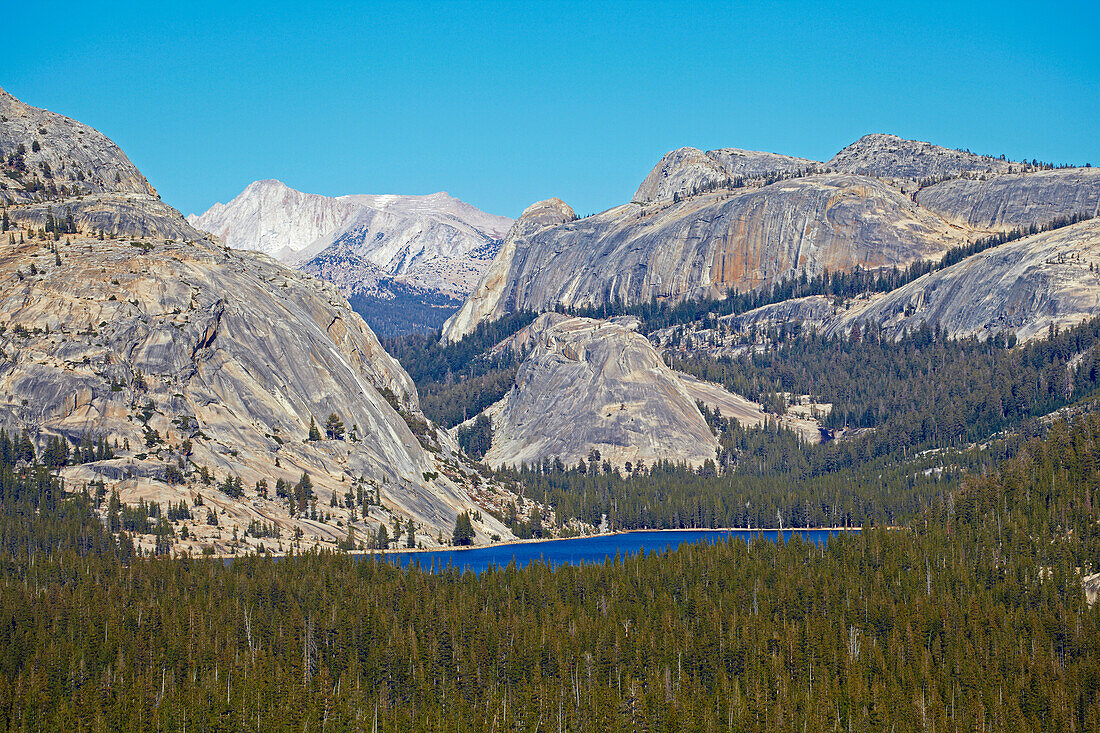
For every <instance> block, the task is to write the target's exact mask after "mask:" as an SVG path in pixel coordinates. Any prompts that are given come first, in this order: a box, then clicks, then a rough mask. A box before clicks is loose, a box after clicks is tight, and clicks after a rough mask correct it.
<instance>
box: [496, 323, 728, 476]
mask: <svg viewBox="0 0 1100 733" xmlns="http://www.w3.org/2000/svg"><path fill="white" fill-rule="evenodd" d="M516 348H520V349H522V350H524V351H525V352H526V353H527V357H526V358H525V359H524V361H523V362H522V364H521V365H520V367H519V371H518V372H517V374H516V384H515V386H514V387H513V388H512V390H511V391H510V392H509V393H508V394H507V395H506V396H505V397H504V398H503V399H502V400H501V401H500V402H499V403H497V404H496V405H494V406H493V407H491V408H489V410H488V414H489V415H490V416H491V420H492V424H493V443H492V448H491V449H490V451H489V452H488V454H486V456H485V462H486V463H488V464H489V465H491V466H502V465H517V466H518V465H521V464H525V463H527V464H532V463H535V462H538V461H540V460H542V459H544V458H550V457H556V458H560V459H561V460H562V461H563V462H565V463H566V464H570V465H574V464H576V463H578V462H580V461H585V460H587V459H588V455H589V452H590V451H592V450H593V449H595V450H598V451H599V453H600V455H601V457H602V458H603V459H604V460H607V461H610V462H611V463H613V464H615V465H618V466H622V465H623V464H624V463H625V462H627V461H630V462H632V463H635V464H637V463H638V462H639V461H644V462H646V463H652V462H654V461H657V460H669V461H683V462H686V463H689V464H691V465H694V466H698V465H700V464H702V463H703V462H704V461H706V460H713V459H714V458H715V457H716V452H717V447H718V443H717V441H716V440H715V438H714V436H713V434H712V433H711V431H710V428H709V427H708V426H707V423H706V421H705V420H704V419H703V415H702V413H700V412H699V408H698V407H697V406H696V403H695V400H694V399H693V398H692V396H691V394H690V393H689V392H688V390H687V389H686V388H685V387H684V385H683V383H681V381H680V379H679V377H678V376H677V375H676V373H675V372H673V371H672V370H671V369H669V368H668V367H667V366H665V364H664V362H662V361H661V358H660V356H659V355H658V354H657V351H656V350H655V349H654V348H653V346H652V345H651V344H650V343H649V341H647V340H646V339H645V337H643V336H641V335H640V334H638V333H637V332H635V331H634V330H632V329H631V328H629V327H628V325H624V324H623V323H619V322H615V321H610V322H609V321H597V320H592V319H588V318H571V317H568V316H564V315H561V314H557V313H546V314H543V315H542V316H540V317H539V318H538V319H536V320H535V322H534V323H532V324H531V325H530V326H528V327H527V328H526V329H524V331H522V332H520V334H518V335H517V344H516Z"/></svg>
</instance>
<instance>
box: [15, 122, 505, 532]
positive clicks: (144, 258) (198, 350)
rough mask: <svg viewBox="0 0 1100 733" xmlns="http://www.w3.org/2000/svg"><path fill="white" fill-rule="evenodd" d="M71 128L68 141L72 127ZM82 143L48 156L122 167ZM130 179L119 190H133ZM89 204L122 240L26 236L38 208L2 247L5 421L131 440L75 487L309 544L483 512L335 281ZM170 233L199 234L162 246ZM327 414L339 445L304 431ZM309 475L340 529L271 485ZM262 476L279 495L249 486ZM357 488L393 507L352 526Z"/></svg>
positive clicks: (432, 528) (115, 203)
mask: <svg viewBox="0 0 1100 733" xmlns="http://www.w3.org/2000/svg"><path fill="white" fill-rule="evenodd" d="M10 104H11V103H10V102H8V105H9V106H10ZM9 119H10V118H9ZM61 119H62V120H64V119H65V118H61ZM69 123H71V125H68V124H66V125H62V126H61V128H60V129H62V130H66V131H67V130H70V129H77V126H78V125H79V123H72V122H71V121H69ZM7 124H8V123H6V122H3V121H0V129H6V127H5V126H6V125H7ZM36 124H37V123H36ZM58 124H59V125H61V123H58ZM47 129H48V128H47ZM34 130H35V132H36V134H37V128H34ZM9 132H10V131H9ZM77 134H78V133H77ZM96 135H98V133H96ZM89 136H90V133H89V132H85V133H84V135H83V137H85V138H87V137H89ZM100 138H101V139H102V140H106V138H102V136H100ZM5 139H7V138H5ZM107 142H108V143H109V141H107ZM69 144H72V138H71V137H70V136H68V132H66V133H65V134H64V135H59V136H58V137H56V138H54V137H50V136H49V135H46V136H45V137H44V138H43V139H42V143H41V147H42V148H43V150H45V149H47V148H49V149H53V150H56V151H61V152H59V153H58V155H60V156H61V157H62V158H64V157H65V156H66V155H68V158H67V159H70V160H77V159H83V158H80V156H88V158H89V159H97V160H98V159H102V160H106V161H108V162H109V161H111V160H114V159H115V158H116V157H117V156H116V154H115V152H114V151H117V148H115V147H114V146H113V144H110V145H108V146H107V147H106V150H105V151H100V152H99V153H94V152H93V151H88V152H81V153H79V155H77V154H75V153H74V154H71V155H70V154H67V153H65V152H64V146H65V145H69ZM97 155H98V156H99V158H96V156H97ZM117 155H121V152H119V153H117ZM105 165H106V163H105ZM120 165H122V168H121V171H122V173H123V174H125V175H120V176H119V178H120V180H122V181H124V182H125V181H127V180H131V181H132V182H135V183H134V186H133V187H137V188H140V186H138V185H137V183H136V182H137V179H136V178H134V176H133V175H132V174H131V173H130V171H129V169H127V168H126V167H125V166H126V165H129V163H128V161H126V162H125V164H122V163H120ZM131 167H132V166H131ZM101 173H102V174H103V176H101V177H102V178H103V179H104V180H107V181H110V180H111V176H110V175H109V171H107V170H106V169H103V170H101ZM137 175H140V174H137ZM86 177H87V176H86ZM140 180H141V181H144V179H143V178H142V179H140ZM120 185H128V184H120ZM149 190H150V191H151V189H149ZM42 195H44V194H42V192H39V196H42ZM59 200H62V199H61V197H60V196H59V197H58V198H51V199H48V201H47V202H46V204H47V205H49V204H50V203H53V202H56V201H59ZM62 201H63V200H62ZM83 201H84V202H85V204H86V205H88V206H89V207H91V205H92V202H94V206H95V210H96V211H101V212H103V215H104V216H110V217H114V219H112V221H114V222H116V224H117V229H116V228H112V229H111V230H110V231H118V233H119V234H120V235H125V236H119V237H110V236H107V237H105V238H103V239H101V238H99V236H98V235H97V236H91V235H90V234H82V233H80V232H79V231H78V232H76V233H72V232H68V233H66V234H65V236H64V237H63V238H59V239H57V240H55V239H54V238H53V237H50V238H39V237H35V236H34V233H33V232H32V231H31V230H29V229H27V228H26V227H25V225H23V224H22V222H23V221H24V217H26V219H27V220H29V218H30V217H33V216H39V215H40V211H41V207H42V204H41V203H29V204H19V203H14V204H11V205H9V207H8V209H7V212H8V213H9V215H10V218H11V220H12V221H13V222H14V223H15V226H16V230H17V231H13V232H12V234H16V235H17V236H15V237H14V239H15V243H12V242H11V238H10V237H9V236H7V235H5V236H4V237H2V238H0V325H2V328H0V427H3V428H5V429H7V430H8V431H9V432H10V431H22V430H26V431H28V432H29V433H30V434H31V435H32V436H33V437H34V438H35V439H36V440H39V441H40V442H42V441H45V440H46V438H47V437H49V436H64V437H66V438H68V439H69V440H70V441H78V440H80V439H82V438H84V437H88V438H91V439H92V440H96V439H98V438H105V439H107V440H108V441H109V442H110V443H112V444H117V446H118V449H117V452H118V456H117V457H116V458H115V459H112V460H105V461H98V462H92V463H87V464H83V465H81V466H73V467H69V468H66V469H65V475H66V477H67V478H68V479H69V481H70V485H80V484H81V483H88V482H91V481H97V480H105V481H107V482H108V484H109V486H110V487H112V488H117V489H119V490H120V491H121V492H122V497H123V500H124V501H136V500H137V499H141V498H143V499H147V500H155V501H160V502H166V501H171V502H173V503H175V502H178V501H184V502H185V503H186V504H187V505H189V506H190V505H192V504H193V502H194V500H195V499H196V498H197V497H198V496H199V495H201V496H202V497H203V499H204V500H205V502H206V503H205V506H207V507H209V508H210V510H211V511H216V512H217V513H218V514H219V515H220V516H221V520H222V522H223V525H222V526H223V527H224V528H226V531H227V532H228V531H230V528H236V529H237V530H238V531H240V532H242V533H243V532H244V530H245V529H246V528H247V527H248V525H249V523H250V522H252V521H257V522H264V523H268V522H270V523H272V524H273V525H275V526H278V527H281V528H282V532H283V536H284V537H289V536H291V535H292V534H293V533H294V532H297V531H299V530H300V531H301V532H302V533H303V535H304V538H305V541H307V542H332V541H335V540H337V539H345V537H346V535H347V533H348V531H349V524H352V523H354V524H355V525H356V528H357V530H358V532H359V537H361V538H365V537H367V536H368V535H369V533H371V532H373V531H374V529H376V528H377V527H378V526H379V525H380V524H381V523H383V522H385V523H387V524H389V523H391V522H392V521H393V520H394V518H398V517H399V518H402V520H403V521H412V522H414V523H415V524H417V525H418V526H419V527H420V529H421V533H420V535H421V537H422V541H423V542H425V543H426V544H434V542H435V539H434V538H435V537H436V536H437V535H438V534H440V533H447V532H449V531H450V529H451V528H452V527H453V526H454V520H455V517H456V516H457V513H458V512H460V511H466V510H473V509H476V508H477V505H476V504H475V503H474V501H473V500H472V499H471V496H470V490H471V488H472V479H471V475H472V471H471V470H470V469H469V468H466V467H465V464H464V462H463V459H462V457H461V456H460V455H459V453H458V451H457V448H456V447H455V445H454V443H453V441H451V440H450V438H449V436H448V435H447V434H446V433H445V432H443V431H437V430H436V429H435V427H434V426H432V425H431V424H430V423H429V422H428V421H426V420H425V419H424V417H423V415H422V414H421V413H420V411H419V406H418V399H417V395H416V390H415V386H414V385H413V382H412V380H411V379H410V378H409V376H408V374H407V373H406V372H405V371H404V369H402V367H401V365H400V364H398V363H397V362H396V361H395V360H394V359H393V358H392V357H390V356H389V355H388V354H387V353H386V352H385V351H384V350H383V349H382V347H381V345H380V344H379V342H378V340H377V338H376V337H375V335H374V334H373V333H372V332H371V330H370V328H368V327H367V325H366V324H365V323H364V322H363V320H362V318H360V316H359V315H358V314H356V313H355V312H354V311H353V310H352V309H351V307H350V306H349V305H348V302H347V300H346V299H344V297H343V296H342V295H341V294H340V293H339V292H338V291H337V289H336V288H335V287H334V286H332V285H328V284H324V283H322V282H321V281H318V280H316V279H314V278H313V277H311V276H309V275H307V274H304V273H300V272H297V271H294V270H292V269H290V268H288V267H286V266H284V265H281V264H280V263H278V262H276V261H275V260H273V259H271V258H270V257H267V256H265V255H261V254H257V253H252V252H243V251H234V250H230V249H229V248H227V247H224V246H222V245H221V244H220V243H217V242H215V241H213V240H212V238H210V239H207V238H204V237H203V236H202V235H200V234H199V233H198V232H196V231H194V230H193V229H192V228H191V226H190V225H189V224H187V223H186V222H185V221H184V220H183V218H182V217H181V216H180V215H179V213H178V212H176V211H175V210H174V209H171V208H170V207H167V206H166V205H164V204H163V203H161V202H160V201H159V200H158V199H156V198H155V197H154V195H153V194H151V193H148V192H144V191H140V190H139V191H104V192H91V193H88V194H84V199H83ZM128 206H129V207H132V208H126V207H128ZM55 211H56V209H55ZM171 226H178V227H179V228H180V229H179V231H178V233H179V234H182V235H191V236H179V237H176V238H163V239H162V238H160V237H162V236H163V234H162V233H163V232H164V231H165V228H166V227H171ZM143 227H144V228H143ZM154 231H155V232H158V234H157V237H158V238H157V239H147V238H146V239H142V238H140V236H141V235H142V234H146V235H149V234H150V232H154ZM192 237H193V238H192ZM330 414H335V415H336V416H338V417H339V418H340V419H341V420H342V421H343V423H344V426H345V432H344V434H343V435H342V436H335V435H334V436H333V437H332V439H328V440H316V441H309V440H307V437H308V435H309V425H310V422H311V419H312V420H313V421H315V422H316V424H317V425H318V427H320V428H322V429H323V426H324V423H325V420H326V418H327V417H328V416H329V415H330ZM199 466H203V467H206V468H208V469H209V470H211V471H213V473H214V475H215V476H216V477H217V480H218V481H219V482H221V481H222V480H223V479H224V478H225V477H226V476H236V477H239V478H240V479H241V480H242V483H243V486H244V494H243V496H230V495H228V494H226V493H225V492H223V491H222V490H221V489H219V488H217V486H215V485H213V484H210V485H207V484H205V483H203V482H200V481H199V480H198V478H197V467H199ZM177 469H178V473H177ZM303 473H307V474H308V475H309V476H310V477H311V479H312V482H313V493H314V496H315V499H316V501H317V504H319V505H320V506H321V507H322V508H323V509H324V510H325V513H328V514H330V515H331V517H332V521H331V522H326V521H321V520H319V519H318V513H317V511H316V507H314V508H312V509H310V510H309V511H307V512H304V513H301V512H299V511H298V510H295V511H290V509H289V506H288V504H287V501H288V500H287V499H286V498H284V497H276V496H274V484H275V482H276V480H278V479H282V480H285V481H287V482H288V483H290V484H292V485H293V484H294V483H296V482H298V480H299V478H300V477H301V476H302V474H303ZM173 474H175V475H173ZM261 479H263V480H266V481H267V482H268V484H269V486H270V487H271V491H270V493H269V494H268V496H266V497H265V496H262V495H261V494H260V492H259V491H258V490H255V489H253V488H252V487H253V486H255V484H256V482H257V481H259V480H261ZM483 485H484V484H483ZM356 491H361V492H362V491H366V492H371V493H374V494H377V496H378V497H379V498H380V500H381V504H374V505H372V506H370V507H366V506H364V507H363V513H362V514H360V515H358V516H354V512H352V511H351V506H350V502H349V501H348V500H347V497H348V496H349V495H354V492H356ZM336 519H339V520H341V524H340V525H336V524H335V521H336ZM353 519H354V522H353ZM198 524H199V525H202V526H203V528H204V531H210V532H213V531H215V530H214V529H212V528H211V529H205V528H206V523H205V522H202V521H200V522H199V523H198ZM475 530H476V532H477V534H478V537H479V538H480V540H483V541H484V540H486V538H487V536H488V534H490V533H495V534H498V535H500V536H501V537H508V536H509V533H508V530H507V529H506V528H505V527H503V525H500V524H499V522H496V520H494V519H492V517H486V518H485V519H484V521H480V522H477V523H475ZM219 536H220V535H219ZM211 541H214V542H216V541H217V540H215V539H211ZM272 544H274V542H272Z"/></svg>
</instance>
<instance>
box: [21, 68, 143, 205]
mask: <svg viewBox="0 0 1100 733" xmlns="http://www.w3.org/2000/svg"><path fill="white" fill-rule="evenodd" d="M0 157H3V162H2V163H0V202H6V203H27V202H30V201H34V200H36V199H41V198H46V197H48V196H51V195H52V196H54V197H56V196H57V195H58V193H59V189H62V188H64V189H65V194H64V195H65V198H76V197H77V196H80V195H83V194H96V193H124V194H140V195H143V196H149V197H152V198H157V192H156V191H155V190H154V189H153V187H152V186H150V185H149V182H148V181H147V180H145V176H143V175H141V173H140V172H139V171H138V169H137V168H136V167H134V164H133V163H131V162H130V159H129V158H127V157H126V154H125V153H123V152H122V150H121V149H120V148H119V147H118V146H117V145H115V144H114V143H113V142H111V141H110V140H109V139H107V137H106V136H105V135H103V133H101V132H99V131H97V130H95V129H93V128H91V127H89V126H88V125H85V124H82V123H80V122H77V121H76V120H72V119H69V118H68V117H65V116H63V115H59V114H56V113H54V112H49V111H47V110H44V109H39V108H37V107H32V106H30V105H29V104H24V103H23V102H20V101H19V100H18V99H16V98H15V97H13V96H12V95H10V94H8V93H7V92H6V91H4V90H3V89H0ZM50 189H52V190H53V191H54V193H52V194H51V193H50V191H49V190H50Z"/></svg>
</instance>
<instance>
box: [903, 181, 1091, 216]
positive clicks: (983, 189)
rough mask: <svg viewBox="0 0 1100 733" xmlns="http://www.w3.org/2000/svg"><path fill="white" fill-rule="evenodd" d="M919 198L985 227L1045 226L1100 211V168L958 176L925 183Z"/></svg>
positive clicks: (931, 206) (929, 205)
mask: <svg viewBox="0 0 1100 733" xmlns="http://www.w3.org/2000/svg"><path fill="white" fill-rule="evenodd" d="M917 201H918V202H919V203H920V205H921V206H925V207H927V208H928V209H931V210H932V211H935V212H937V213H939V214H941V215H943V216H945V217H948V218H950V219H952V220H953V221H958V222H959V223H962V224H967V225H969V226H973V227H978V228H982V229H1015V228H1021V229H1026V228H1027V227H1030V226H1033V225H1034V226H1039V227H1041V226H1043V225H1045V224H1049V223H1050V222H1051V221H1053V220H1054V219H1056V218H1058V217H1065V216H1072V215H1074V214H1082V215H1085V216H1090V217H1092V216H1100V169H1096V168H1060V169H1056V170H1046V171H1035V172H1033V173H1024V174H1013V175H1002V176H993V177H989V178H983V179H978V180H975V179H970V178H957V179H955V180H951V181H943V182H942V183H937V184H935V185H933V186H929V187H927V188H922V189H921V190H920V192H919V193H918V194H917Z"/></svg>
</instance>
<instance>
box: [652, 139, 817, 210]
mask: <svg viewBox="0 0 1100 733" xmlns="http://www.w3.org/2000/svg"><path fill="white" fill-rule="evenodd" d="M819 166H820V163H818V162H817V161H813V160H807V159H806V158H793V157H791V156H788V155H777V154H775V153H761V152H757V151H754V150H739V149H737V148H723V149H721V150H708V151H707V152H705V153H704V152H703V151H702V150H699V149H698V148H679V149H678V150H673V151H672V152H670V153H667V154H665V156H664V157H663V158H661V160H660V161H659V162H658V163H657V165H656V166H655V167H654V168H653V170H652V171H650V173H649V175H648V176H646V178H645V180H644V181H642V185H640V186H639V187H638V190H637V191H636V192H635V193H634V198H633V199H631V200H632V201H634V202H636V203H640V204H644V203H650V202H652V201H661V200H665V199H672V198H674V197H676V196H680V197H686V196H693V195H695V194H697V193H700V192H702V191H707V190H712V189H715V188H732V187H733V185H734V182H735V181H736V180H737V179H745V178H754V177H760V176H766V175H768V174H774V173H781V174H782V173H787V174H790V173H796V172H800V171H812V170H816V169H817V168H818V167H819Z"/></svg>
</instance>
